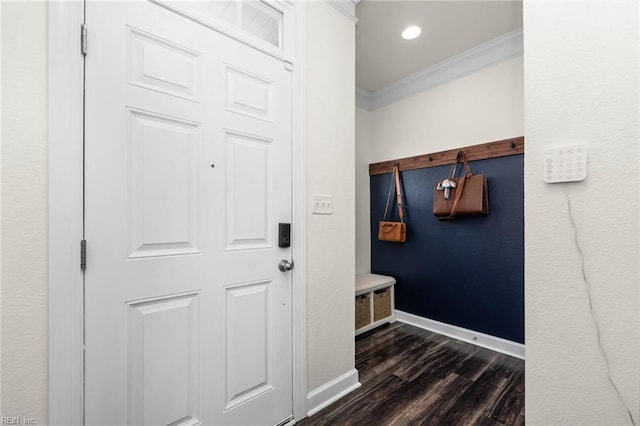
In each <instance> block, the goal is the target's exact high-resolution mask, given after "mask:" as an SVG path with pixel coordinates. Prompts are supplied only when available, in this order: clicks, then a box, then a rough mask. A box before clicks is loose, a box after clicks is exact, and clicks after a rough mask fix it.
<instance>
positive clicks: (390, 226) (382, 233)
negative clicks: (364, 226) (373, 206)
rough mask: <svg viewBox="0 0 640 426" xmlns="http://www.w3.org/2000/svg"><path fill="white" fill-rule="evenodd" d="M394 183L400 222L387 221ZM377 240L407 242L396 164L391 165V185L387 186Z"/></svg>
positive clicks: (398, 173) (400, 187)
mask: <svg viewBox="0 0 640 426" xmlns="http://www.w3.org/2000/svg"><path fill="white" fill-rule="evenodd" d="M394 183H395V190H396V204H397V205H398V215H399V216H400V222H392V221H387V214H388V213H389V204H390V201H391V193H392V192H393V188H394ZM378 239H379V240H381V241H391V242H394V243H404V242H405V241H407V224H406V223H405V222H404V209H403V207H402V185H400V169H399V168H398V163H396V164H394V165H393V174H392V175H391V185H389V194H388V195H387V205H386V206H385V208H384V217H383V218H382V221H381V222H380V224H379V225H378Z"/></svg>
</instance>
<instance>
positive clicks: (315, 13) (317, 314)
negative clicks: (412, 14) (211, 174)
mask: <svg viewBox="0 0 640 426" xmlns="http://www.w3.org/2000/svg"><path fill="white" fill-rule="evenodd" d="M306 46H307V48H306V52H305V54H306V62H307V63H306V68H305V73H306V79H307V81H306V87H307V89H306V104H307V109H306V129H305V131H306V137H307V153H306V154H307V175H306V177H307V182H306V184H307V186H306V190H307V196H308V204H307V206H308V208H307V213H308V215H307V331H308V334H307V351H308V352H307V359H308V376H307V381H308V382H307V386H308V390H309V391H311V390H314V389H316V388H318V387H320V386H322V385H324V384H326V383H327V382H329V381H331V380H333V379H335V378H337V377H338V376H341V375H343V374H345V373H346V372H348V371H350V370H352V369H353V368H354V356H355V346H354V338H353V324H354V305H353V294H354V288H355V201H354V197H355V174H354V164H355V142H354V137H355V136H354V133H355V129H354V120H355V119H354V110H353V105H354V104H355V87H354V75H355V25H354V23H353V22H352V21H350V20H349V19H348V18H346V17H345V16H343V15H342V14H340V13H339V12H338V11H337V10H336V9H335V8H333V7H331V6H330V5H329V4H328V3H326V2H309V3H307V40H306ZM312 194H331V195H333V215H331V216H324V215H312V214H311V196H312Z"/></svg>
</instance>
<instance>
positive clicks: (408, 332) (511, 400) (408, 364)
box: [298, 322, 524, 426]
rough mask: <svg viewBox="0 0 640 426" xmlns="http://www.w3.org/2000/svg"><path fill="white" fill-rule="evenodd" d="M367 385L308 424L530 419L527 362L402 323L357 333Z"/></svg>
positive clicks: (305, 424) (516, 422)
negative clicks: (526, 411)
mask: <svg viewBox="0 0 640 426" xmlns="http://www.w3.org/2000/svg"><path fill="white" fill-rule="evenodd" d="M356 368H357V369H358V372H359V374H360V383H362V386H361V387H360V388H359V389H357V390H356V391H354V392H352V393H350V394H349V395H347V396H346V397H344V398H342V399H341V400H339V401H338V402H336V403H334V404H332V405H330V406H329V407H327V408H325V409H323V410H322V411H320V412H318V413H316V414H315V415H314V416H312V417H309V418H306V419H304V420H302V421H301V422H299V423H298V425H302V426H310V425H315V426H320V425H332V426H333V425H336V426H341V425H358V426H365V425H366V426H369V425H371V426H378V425H379V426H383V425H384V426H386V425H393V426H396V425H398V426H400V425H524V361H523V360H521V359H517V358H513V357H510V356H507V355H503V354H499V353H497V352H493V351H490V350H487V349H483V348H480V347H477V346H474V345H470V344H468V343H464V342H460V341H458V340H455V339H450V338H448V337H445V336H442V335H439V334H435V333H431V332H429V331H426V330H422V329H420V328H416V327H412V326H410V325H407V324H403V323H400V322H396V323H394V324H392V325H389V326H385V327H381V328H378V329H375V330H372V331H370V332H369V333H366V334H363V335H361V336H358V337H357V338H356Z"/></svg>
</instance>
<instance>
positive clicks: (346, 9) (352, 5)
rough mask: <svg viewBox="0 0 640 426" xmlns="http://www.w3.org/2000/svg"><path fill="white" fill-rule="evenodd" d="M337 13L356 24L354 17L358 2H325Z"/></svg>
mask: <svg viewBox="0 0 640 426" xmlns="http://www.w3.org/2000/svg"><path fill="white" fill-rule="evenodd" d="M325 1H326V2H327V3H329V4H330V5H331V6H333V7H334V8H335V9H336V10H337V11H338V12H340V13H342V14H343V15H344V16H346V17H347V18H349V19H350V20H351V21H352V22H353V23H354V24H355V23H357V22H358V18H357V17H356V5H357V4H358V3H359V2H360V0H325Z"/></svg>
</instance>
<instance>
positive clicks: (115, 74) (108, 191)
mask: <svg viewBox="0 0 640 426" xmlns="http://www.w3.org/2000/svg"><path fill="white" fill-rule="evenodd" d="M263 6H264V5H263ZM86 23H87V26H88V28H89V37H88V39H89V52H88V54H87V56H86V91H85V97H86V100H85V238H86V240H87V251H88V258H87V269H86V273H85V344H86V348H85V422H86V424H88V425H94V424H111V425H125V424H128V425H168V424H175V425H194V424H200V423H202V424H206V425H231V424H234V425H274V424H277V423H279V422H282V421H284V420H286V419H288V418H289V417H290V416H291V414H292V359H291V357H292V332H291V330H292V325H291V315H292V309H291V294H292V282H291V281H292V280H291V273H290V272H281V271H280V270H279V269H278V262H279V261H280V260H281V259H291V249H290V248H279V247H278V238H277V237H278V223H281V222H282V223H290V222H291V140H292V131H291V127H292V123H291V101H292V96H291V73H290V71H288V70H287V69H286V68H285V66H284V65H283V63H282V61H281V60H278V59H275V58H273V57H271V56H268V55H265V54H264V53H262V52H260V51H258V50H255V49H253V48H251V47H249V46H247V45H245V44H242V43H239V42H237V41H234V40H232V39H231V38H229V37H227V36H225V35H223V34H221V33H218V32H216V31H214V30H212V29H211V28H209V27H207V26H205V25H201V24H199V23H197V22H194V21H192V20H189V19H187V18H185V17H184V16H181V15H179V14H177V13H175V12H174V11H172V10H170V8H165V7H162V6H161V5H158V4H155V3H150V2H102V1H95V2H94V1H88V2H87V5H86Z"/></svg>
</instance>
